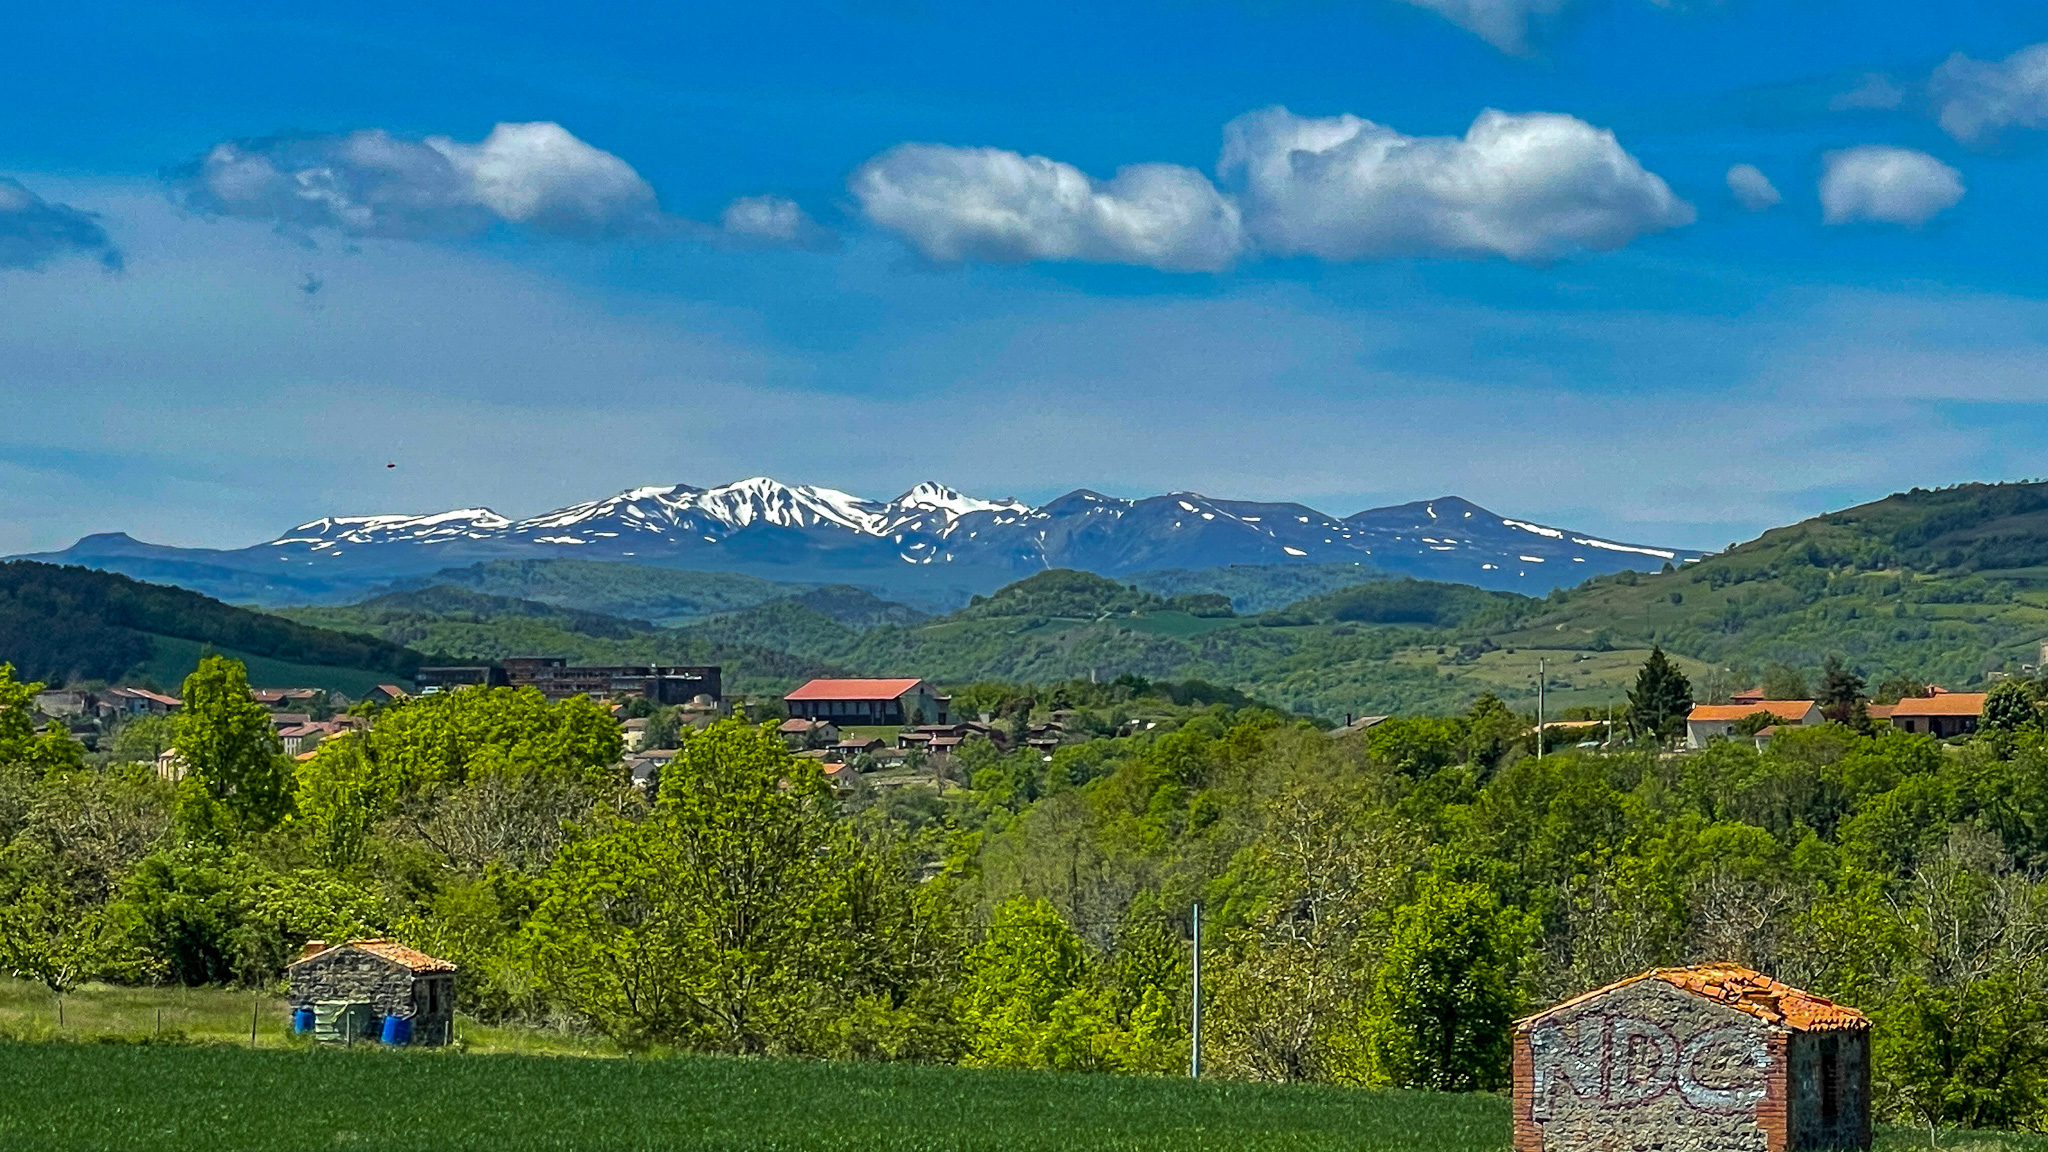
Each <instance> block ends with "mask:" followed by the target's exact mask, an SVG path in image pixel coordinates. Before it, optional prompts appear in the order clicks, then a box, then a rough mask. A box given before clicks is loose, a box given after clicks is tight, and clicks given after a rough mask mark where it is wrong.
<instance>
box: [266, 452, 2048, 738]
mask: <svg viewBox="0 0 2048 1152" xmlns="http://www.w3.org/2000/svg"><path fill="white" fill-rule="evenodd" d="M2044 525H2048V485H1975V486H1966V487H1962V488H1955V489H1946V490H1943V491H1939V492H1924V491H1922V492H1908V493H1903V494H1900V495H1898V496H1893V497H1889V498H1887V499H1885V500H1881V501H1878V502H1876V503H1874V504H1870V505H1865V506H1863V507H1860V508H1852V509H1849V510H1847V511H1844V512H1840V513H1835V514H1832V515H1829V516H1823V517H1818V518H1816V519H1813V520H1809V521H1805V522H1803V523H1800V524H1795V525H1792V526H1790V527H1786V528H1780V529H1774V530H1773V531H1771V532H1768V533H1765V534H1764V535H1763V536H1762V537H1761V538H1759V539H1757V540H1754V541H1751V542H1750V543H1747V544H1742V545H1738V546H1736V547H1735V548H1733V549H1731V550H1730V551H1728V552H1726V553H1723V554H1720V555H1716V556H1712V557H1709V558H1707V559H1705V560H1703V561H1700V562H1699V563H1697V564H1693V565H1690V566H1687V567H1685V568H1683V569H1673V570H1670V571H1666V572H1661V573H1653V574H1646V575H1645V574H1637V573H1632V572H1624V573H1620V574H1618V575H1613V576H1603V577H1600V578H1599V579H1597V580H1593V581H1590V582H1588V583H1587V584H1584V585H1582V586H1580V587H1578V588H1575V589H1572V590H1570V591H1562V592H1557V593H1553V594H1552V595H1551V596H1550V597H1549V598H1548V599H1546V600H1535V599H1530V598H1527V597H1522V596H1517V595H1514V594H1512V593H1504V592H1487V591H1483V590H1480V589H1476V588H1472V587H1469V586H1465V585H1459V584H1443V583H1432V582H1428V581H1419V580H1412V579H1391V578H1388V577H1387V576H1385V574H1383V573H1375V572H1372V571H1370V570H1368V569H1363V568H1359V567H1356V566H1349V565H1321V566H1312V567H1305V568H1302V569H1298V570H1297V569H1281V568H1272V567H1260V568H1244V569H1219V570H1214V571H1212V572H1209V573H1206V574H1205V573H1199V572H1179V573H1154V574H1150V575H1149V576H1146V577H1140V578H1132V579H1130V580H1121V581H1120V580H1110V579H1107V578H1104V577H1101V576H1095V575H1091V574H1088V573H1082V572H1066V571H1053V572H1045V573H1040V574H1039V575H1037V576H1033V577H1031V578H1029V579H1027V580H1022V581H1019V582H1017V583H1015V584H1013V585H1010V586H1009V587H1007V588H1004V589H1002V590H1000V591H998V592H995V593H992V594H990V595H988V596H978V597H975V598H974V600H973V602H972V603H970V604H969V605H967V606H966V607H964V608H962V609H960V610H959V611H957V612H954V613H952V614H951V615H948V616H943V617H936V618H933V617H927V616H925V615H924V614H922V613H920V612H918V611H917V610H915V609H912V608H908V607H905V606H903V605H900V604H892V603H890V602H889V601H886V600H882V599H879V598H877V597H875V596H874V595H873V594H871V593H869V592H865V591H862V590H859V589H854V588H847V587H844V586H837V587H825V588H806V589H799V590H796V591H793V592H792V591H788V590H778V589H776V588H775V587H774V586H767V587H755V586H752V585H749V586H747V587H746V588H745V589H744V590H743V591H734V592H730V593H727V594H726V595H727V599H726V600H725V601H724V603H726V604H727V605H729V607H727V608H726V609H724V610H721V611H718V612H712V613H706V614H703V615H700V616H696V617H694V618H686V619H682V620H679V621H677V622H676V623H677V624H678V627H676V628H673V629H665V628H661V627H657V626H655V625H652V624H647V623H644V622H638V621H633V620H629V619H621V618H618V617H616V616H611V615H607V616H604V617H603V618H602V619H595V620H594V619H590V618H588V617H587V613H586V615H585V616H578V615H576V614H575V613H574V612H572V611H569V610H567V608H566V605H568V604H570V603H575V604H577V605H578V606H580V607H585V608H587V602H583V601H579V600H577V596H578V595H579V593H577V592H575V591H573V589H575V588H579V587H580V588H585V589H588V588H594V587H598V586H600V585H599V584H597V583H591V582H601V580H602V578H603V575H604V574H603V572H602V571H601V570H603V569H606V568H609V567H613V566H610V565H604V564H595V563H584V564H582V565H581V567H575V568H562V567H560V566H561V565H568V564H572V563H576V562H569V561H555V562H550V564H549V565H547V566H543V567H536V568H534V569H532V570H531V571H530V574H531V575H532V576H533V577H534V579H535V580H536V581H537V582H538V583H540V584H541V585H543V586H551V587H553V588H554V589H555V591H556V593H557V594H558V599H560V600H561V601H562V602H563V604H564V605H565V607H563V608H562V609H561V610H559V611H556V612H554V613H552V614H550V613H549V612H548V611H545V610H543V609H542V608H541V606H533V607H527V608H522V607H519V606H517V604H516V603H514V602H512V601H509V600H488V599H475V600H459V599H452V598H449V597H448V596H447V595H446V594H445V593H433V594H431V595H430V594H429V593H428V592H425V591H422V592H420V593H414V594H409V598H408V597H399V598H390V597H387V598H383V599H380V600H373V601H370V602H368V603H367V604H364V605H359V606H356V607H353V608H347V609H306V610H294V611H292V612H291V613H289V614H290V615H291V616H292V617H293V618H295V619H299V620H302V621H305V622H307V623H314V624H320V625H323V626H326V627H331V628H341V629H349V630H355V631H364V632H370V633H373V634H375V635H378V636H381V637H383V638H385V639H387V640H393V641H397V642H401V643H406V644H410V645H412V646H413V647H415V648H417V649H419V650H421V651H423V652H434V653H444V654H450V655H462V656H490V657H496V656H506V655H532V654H551V655H567V656H573V657H577V658H579V659H590V660H596V659H604V660H614V659H618V660H627V659H630V660H649V661H651V660H666V659H678V660H679V659H682V656H681V655H680V654H682V653H691V654H694V655H693V656H692V657H691V658H692V659H698V658H704V657H705V656H706V655H707V654H713V653H715V654H719V656H720V658H721V659H726V660H730V661H732V662H733V663H732V666H731V667H729V669H728V682H731V683H744V684H747V685H749V686H750V687H749V688H748V689H747V690H763V691H777V690H781V689H783V688H787V687H789V686H790V685H791V684H793V683H794V682H795V681H796V680H798V679H800V678H802V677H803V676H806V675H811V674H815V673H816V671H817V670H819V669H824V668H837V669H845V670H847V671H849V672H854V673H860V674H870V675H897V674H901V675H920V676H926V677H930V678H933V679H936V680H939V681H941V682H945V683H965V682H969V681H973V680H978V679H987V678H997V679H1005V680H1015V681H1025V682H1034V683H1051V682H1055V681H1062V680H1070V679H1075V678H1079V679H1084V680H1085V679H1091V678H1093V679H1099V680H1107V679H1113V678H1115V677H1117V676H1119V675H1123V674H1125V673H1131V674H1135V675H1139V676H1144V677H1149V678H1152V679H1162V680H1164V679H1190V678H1192V679H1201V680H1207V681H1213V682H1215V683H1219V684H1228V685H1231V686H1234V687H1236V688H1239V689H1242V690H1244V691H1246V692H1248V693H1250V694H1252V695H1254V696H1256V697H1258V698H1260V699H1263V700H1270V701H1272V702H1274V703H1275V704H1277V705H1279V706H1282V707H1285V708H1288V709H1291V710H1295V711H1299V712H1305V713H1310V714H1314V715H1320V716H1323V717H1326V718H1331V719H1338V718H1341V717H1342V716H1343V715H1345V714H1346V713H1352V714H1364V713H1389V712H1411V711H1433V710H1434V711H1442V710H1455V709H1459V708H1463V707H1465V706H1467V705H1469V704H1470V703H1471V702H1472V701H1473V700H1475V699H1477V698H1478V697H1479V696H1480V695H1482V694H1484V693H1486V692H1493V693H1495V694H1497V695H1499V696H1501V697H1502V698H1503V699H1505V700H1507V701H1508V703H1509V704H1511V705H1513V706H1515V707H1517V708H1522V709H1524V710H1528V709H1533V707H1534V704H1535V700H1534V697H1535V695H1536V687H1537V683H1536V681H1537V677H1536V673H1537V661H1538V660H1539V659H1540V660H1543V661H1544V662H1545V664H1546V666H1547V672H1546V676H1547V680H1546V683H1547V684H1548V686H1549V693H1548V695H1549V698H1550V701H1551V703H1552V705H1553V707H1555V708H1557V709H1559V710H1564V709H1570V708H1582V709H1590V710H1596V711H1597V710H1599V709H1601V708H1604V707H1606V706H1608V705H1611V704H1618V703H1619V702H1620V701H1621V699H1622V693H1623V689H1624V687H1625V685H1626V683H1627V680H1628V678H1629V677H1630V676H1631V675H1632V674H1633V671H1632V670H1633V669H1634V668H1635V667H1636V666H1638V665H1639V664H1640V663H1641V662H1642V659H1643V657H1644V655H1646V654H1647V652H1648V650H1649V649H1650V647H1651V646H1653V645H1662V646H1663V647H1664V648H1665V649H1666V650H1667V651H1668V652H1670V653H1672V654H1673V656H1674V657H1675V658H1676V659H1677V660H1678V661H1679V663H1680V664H1681V666H1683V667H1684V668H1685V669H1686V670H1687V671H1688V672H1691V673H1693V674H1694V676H1695V684H1696V687H1697V688H1698V690H1699V691H1700V693H1701V694H1702V696H1703V697H1705V696H1710V695H1715V694H1725V693H1726V692H1728V691H1730V690H1732V689H1735V688H1739V687H1745V686H1747V684H1748V683H1754V682H1756V681H1757V680H1759V679H1761V678H1762V676H1763V675H1764V673H1765V672H1766V671H1768V670H1770V669H1771V668H1773V667H1774V666H1777V665H1783V666H1787V667H1789V668H1790V669H1793V670H1796V671H1800V672H1802V673H1803V674H1807V675H1811V674H1812V672H1813V671H1814V670H1817V669H1818V668H1819V667H1820V665H1821V663H1822V662H1823V661H1824V660H1825V659H1826V658H1827V657H1828V656H1830V655H1839V656H1841V657H1843V658H1844V659H1845V660H1846V661H1847V662H1848V663H1849V665H1850V666H1851V667H1852V668H1854V669H1855V670H1856V671H1858V672H1860V673H1861V674H1862V675H1863V676H1864V677H1865V678H1866V679H1867V680H1869V681H1870V682H1872V683H1876V682H1878V681H1880V680H1884V679H1889V678H1892V677H1905V678H1909V679H1917V680H1919V681H1920V682H1922V683H1926V682H1938V683H1942V684H1945V685H1947V686H1949V687H1953V688H1962V687H1967V686H1971V685H1973V684H1977V683H1981V682H1982V680H1983V679H1984V677H1985V676H1986V674H1987V673H1989V672H1993V671H2000V670H2011V669H2018V668H2019V667H2021V666H2022V665H2027V664H2033V663H2035V662H2037V660H2038V658H2039V650H2038V649H2039V645H2040V643H2041V642H2042V641H2043V640H2044V639H2048V526H2044ZM478 571H479V572H486V571H488V572H492V573H496V575H493V576H492V577H491V580H492V581H496V582H498V583H496V584H494V586H503V582H505V581H510V580H513V579H514V578H515V575H514V574H513V573H511V572H509V571H508V570H507V569H505V568H504V567H503V566H495V565H493V566H480V568H479V569H478ZM670 575H675V576H688V577H690V578H691V579H692V580H702V579H707V578H706V577H704V576H703V575H702V574H670ZM625 579H626V580H627V581H628V582H629V583H633V582H639V581H643V580H655V579H656V578H651V577H646V576H645V575H644V574H631V575H629V576H627V577H625ZM664 579H665V577H664ZM564 581H566V583H564ZM658 582H659V581H658V580H656V583H658ZM762 583H765V582H762ZM709 587H710V585H706V588H709ZM1278 591H1303V592H1306V593H1308V594H1307V595H1304V596H1300V597H1297V598H1295V599H1293V600H1291V601H1289V602H1288V603H1286V604H1285V605H1284V606H1279V607H1269V608H1266V609H1265V610H1262V611H1261V610H1256V608H1255V606H1256V605H1259V604H1263V603H1267V602H1268V601H1270V599H1271V598H1272V597H1273V596H1274V595H1275V594H1276V592H1278ZM763 592H779V594H776V595H769V596H765V597H764V598H762V599H759V600H752V601H750V602H748V603H745V604H740V603H739V601H740V600H744V599H746V598H747V597H749V596H753V595H757V594H760V593H763ZM636 595H638V593H636ZM704 595H705V597H706V599H704V600H700V601H696V602H695V603H696V604H697V605H698V606H699V607H704V606H708V605H709V604H710V603H711V600H710V599H709V597H710V595H711V594H710V593H709V592H708V591H705V592H704ZM436 597H439V598H436ZM627 599H630V598H627ZM633 602H635V603H641V604H644V605H647V606H661V607H672V606H674V605H675V604H676V603H677V602H676V601H666V602H661V603H660V604H658V605H657V604H654V603H653V602H650V601H646V600H640V601H633ZM529 603H530V602H529ZM579 621H580V622H579ZM735 672H736V673H737V676H738V678H737V679H736V680H735V679H733V676H734V673H735Z"/></svg>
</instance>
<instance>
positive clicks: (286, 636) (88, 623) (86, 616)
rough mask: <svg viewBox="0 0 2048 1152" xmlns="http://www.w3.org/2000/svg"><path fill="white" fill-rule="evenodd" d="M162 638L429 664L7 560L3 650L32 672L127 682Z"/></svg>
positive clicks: (118, 579) (355, 641)
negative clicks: (125, 679)
mask: <svg viewBox="0 0 2048 1152" xmlns="http://www.w3.org/2000/svg"><path fill="white" fill-rule="evenodd" d="M159 636H169V637H175V638H178V639H182V640H197V641H202V642H204V643H206V644H209V645H212V646H214V647H216V648H226V649H232V650H234V651H236V652H244V653H247V654H249V655H252V656H268V657H274V658H277V659H282V660H287V661H291V662H294V663H300V664H316V665H331V666H335V667H344V668H351V669H363V670H367V671H371V672H378V673H384V674H388V675H392V676H398V677H409V676H411V675H412V673H413V670H414V669H416V668H418V667H419V665H420V654H419V653H418V652H415V651H412V650H411V649H408V648H405V647H403V646H401V645H399V644H395V643H392V642H389V641H386V640H380V639H377V638H375V637H371V636H366V635H361V634H344V633H338V632H330V631H325V630H322V629H319V628H310V627H307V626H306V625H304V624H299V623H295V622H293V621H290V620H285V619H281V618H279V617H276V616H271V615H267V614H265V613H261V612H251V611H248V610H246V609H241V608H233V607H230V606H228V605H226V604H222V603H221V602H219V601H218V600H213V599H210V598H208V597H205V596H201V595H200V594H199V593H197V592H188V591H186V590H184V589H182V588H170V587H165V586H163V585H159V584H145V583H142V582H141V581H139V580H131V579H129V578H128V577H126V576H117V575H114V574H113V573H110V572H96V571H93V570H91V569H89V568H72V567H59V566H57V565H54V564H39V563H36V562H34V561H30V560H16V561H10V562H7V563H0V653H5V654H6V659H7V660H9V661H10V662H12V663H13V664H14V666H15V667H17V668H19V669H20V670H21V672H22V674H23V675H24V676H27V677H30V678H33V679H37V680H42V681H45V682H50V683H55V684H60V685H61V684H64V683H66V682H73V681H81V680H98V681H108V680H118V679H120V678H122V677H123V676H126V675H129V674H131V673H132V672H133V671H134V670H135V669H136V668H137V667H138V666H140V665H142V664H144V663H146V662H147V661H148V660H149V658H150V655H151V653H152V651H153V649H154V645H155V640H156V638H157V637H159ZM165 687H175V686H174V685H165Z"/></svg>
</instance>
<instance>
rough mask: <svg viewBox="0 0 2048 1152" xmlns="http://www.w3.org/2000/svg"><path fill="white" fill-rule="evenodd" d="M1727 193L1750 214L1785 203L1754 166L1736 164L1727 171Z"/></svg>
mask: <svg viewBox="0 0 2048 1152" xmlns="http://www.w3.org/2000/svg"><path fill="white" fill-rule="evenodd" d="M1728 191H1729V192H1731V193H1733V194H1734V196H1735V199H1736V200H1738V201H1740V202H1741V203H1742V206H1743V207H1744V208H1747V209H1749V210H1750V211H1751V212H1763V211H1765V210H1767V209H1771V208H1776V207H1777V206H1778V205H1779V204H1782V203H1784V201H1785V198H1784V197H1783V196H1781V195H1779V194H1778V189H1777V186H1776V185H1774V184H1772V183H1771V178H1770V177H1768V176H1766V175H1764V174H1763V172H1762V170H1760V169H1758V168H1757V166H1756V165H1754V164H1737V165H1736V166H1735V167H1733V168H1730V169H1729V170H1728Z"/></svg>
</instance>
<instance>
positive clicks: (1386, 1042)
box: [1367, 874, 1534, 1092]
mask: <svg viewBox="0 0 2048 1152" xmlns="http://www.w3.org/2000/svg"><path fill="white" fill-rule="evenodd" d="M1533 934H1534V925H1533V924H1532V923H1531V921H1530V919H1529V918H1528V917H1526V916H1525V915H1523V914H1522V913H1519V912H1516V911H1514V910H1512V909H1507V908H1503V907H1501V904H1500V900H1499V898H1498V897H1497V896H1495V895H1494V893H1493V891H1492V890H1491V889H1490V888H1488V887H1486V886H1485V885H1483V884H1475V883H1469V882H1463V881H1459V880H1455V879H1451V878H1449V877H1447V876H1444V875H1442V874H1431V875H1427V876H1424V877H1423V878H1422V880H1421V882H1420V884H1419V886H1418V888H1417V891H1416V894H1415V899H1414V900H1412V901H1410V902H1409V903H1407V904H1405V905H1403V906H1402V907H1401V908H1400V909H1399V910H1398V911H1396V913H1395V915H1394V927H1393V935H1392V939H1391V940H1390V941H1389V943H1388V945H1387V951H1386V955H1385V958H1384V959H1382V960H1381V962H1380V965H1379V969H1378V971H1377V973H1376V974H1375V978H1374V982H1373V989H1372V996H1371V999H1370V1001H1369V1002H1368V1005H1367V1014H1368V1020H1369V1028H1370V1033H1369V1035H1370V1041H1369V1043H1370V1047H1371V1051H1372V1055H1373V1062H1374V1065H1375V1072H1376V1075H1377V1078H1378V1079H1379V1080H1381V1081H1382V1082H1384V1083H1387V1084H1390V1085H1395V1086H1400V1087H1409V1088H1429V1089H1434V1090H1437V1091H1446V1092H1469V1091H1475V1090H1477V1091H1485V1090H1491V1089H1495V1088H1499V1087H1500V1086H1502V1085H1503V1084H1505V1083H1507V1077H1508V1043H1509V1026H1510V1025H1511V1024H1512V1023H1513V1021H1514V1019H1515V1016H1516V1014H1517V1013H1518V1012H1519V1011H1520V1009H1521V1008H1522V1006H1523V1003H1524V998H1523V991H1522V986H1521V980H1522V970H1523V965H1524V955H1525V953H1526V951H1527V949H1528V946H1529V942H1530V940H1531V938H1532V936H1533Z"/></svg>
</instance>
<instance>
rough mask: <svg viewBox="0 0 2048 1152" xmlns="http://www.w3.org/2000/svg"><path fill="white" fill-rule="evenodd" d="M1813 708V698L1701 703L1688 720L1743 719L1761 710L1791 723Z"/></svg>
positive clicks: (1802, 717) (1803, 717)
mask: <svg viewBox="0 0 2048 1152" xmlns="http://www.w3.org/2000/svg"><path fill="white" fill-rule="evenodd" d="M1812 710H1813V701H1811V700H1759V701H1758V702H1756V703H1755V704H1701V705H1698V706H1696V707H1695V708H1693V710H1692V712H1691V714H1690V715H1688V716H1687V717H1686V719H1687V720H1694V721H1700V720H1741V719H1744V718H1745V717H1749V716H1754V715H1756V714H1757V713H1759V712H1769V713H1770V714H1771V715H1773V716H1776V717H1777V718H1778V719H1780V720H1783V721H1785V722H1786V723H1789V724H1797V723H1798V722H1799V721H1801V720H1804V719H1805V718H1806V714H1807V713H1808V712H1811V711H1812Z"/></svg>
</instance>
